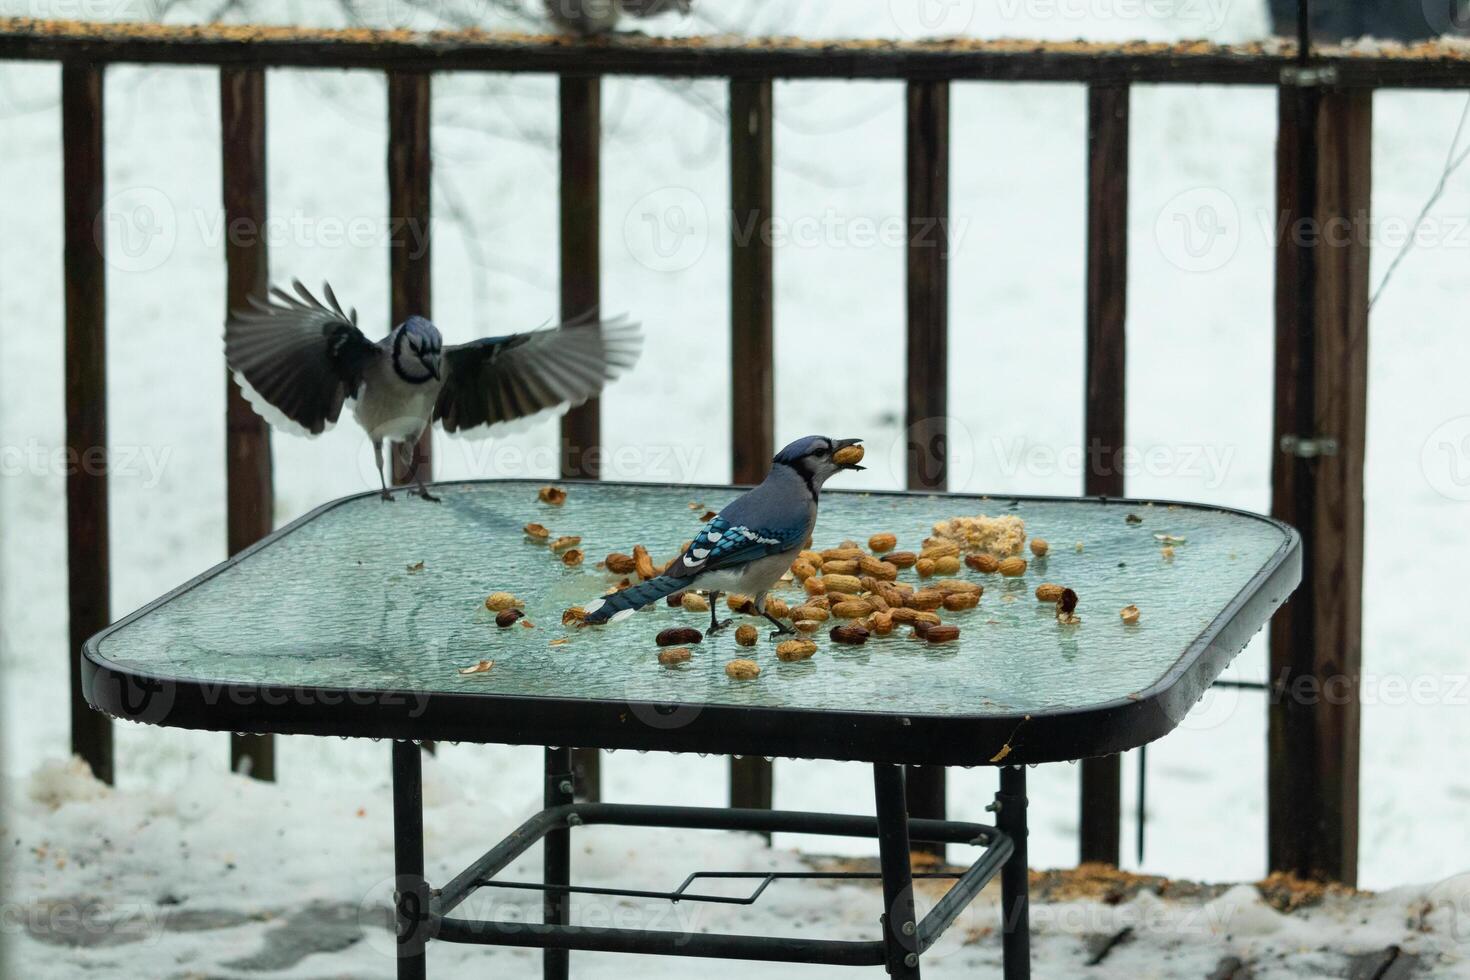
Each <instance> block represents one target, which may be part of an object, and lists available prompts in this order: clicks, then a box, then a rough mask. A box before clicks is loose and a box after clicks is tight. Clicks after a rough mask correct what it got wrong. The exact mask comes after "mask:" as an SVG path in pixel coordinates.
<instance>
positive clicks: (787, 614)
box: [487, 496, 1140, 680]
mask: <svg viewBox="0 0 1470 980" xmlns="http://www.w3.org/2000/svg"><path fill="white" fill-rule="evenodd" d="M561 499H563V500H564V499H565V498H564V496H562V498H561ZM542 500H543V502H545V503H551V504H552V505H553V506H557V505H559V503H560V501H558V500H556V499H555V498H554V497H553V499H551V500H548V499H546V496H543V497H542ZM689 506H690V510H691V511H694V512H696V513H698V511H700V510H702V509H704V505H703V504H700V503H697V502H691V503H690V505H689ZM709 516H712V515H711V514H709V513H706V514H705V517H709ZM525 532H526V536H527V538H528V539H529V540H530V541H532V542H533V543H537V544H542V545H546V546H548V547H549V548H550V550H551V551H552V553H553V554H558V553H559V554H562V555H563V556H567V555H572V554H575V555H576V559H575V561H570V560H566V558H565V557H564V559H563V560H566V561H567V564H569V565H571V564H577V563H580V562H581V560H582V556H581V552H580V551H579V550H577V549H576V546H577V545H578V544H580V543H581V539H580V538H579V537H576V536H570V535H566V536H561V537H558V538H556V539H554V540H553V539H552V536H551V532H550V531H548V530H547V529H546V528H545V527H543V526H541V525H540V524H528V525H526V528H525ZM898 544H899V542H898V537H897V535H894V534H890V533H879V534H874V535H872V536H871V537H870V538H868V541H867V546H866V547H864V546H863V545H861V544H859V543H858V542H856V541H844V542H842V543H841V544H840V545H839V546H838V547H835V548H827V549H824V550H820V551H818V550H812V549H806V550H803V551H801V552H800V553H799V554H798V556H797V557H796V559H795V560H794V561H793V562H792V565H791V570H790V571H789V572H788V573H787V574H786V575H785V576H784V577H783V579H782V582H781V583H780V584H778V586H777V588H778V589H782V588H785V589H799V590H800V592H801V594H800V596H798V597H796V598H790V599H788V598H782V597H780V596H777V595H775V594H774V593H772V594H770V595H768V596H767V597H766V605H765V611H766V612H767V613H769V614H770V615H771V616H773V617H774V618H776V619H777V620H781V621H784V622H787V623H789V624H790V628H791V629H792V630H793V631H794V635H792V636H790V637H785V636H782V637H778V638H777V640H778V642H777V645H776V656H777V658H778V659H780V660H782V661H785V662H798V661H803V660H807V659H809V658H811V657H812V656H813V655H814V654H816V653H817V652H818V649H819V648H818V645H817V643H816V641H815V640H814V639H811V638H810V637H813V636H814V635H815V634H818V633H820V632H822V631H823V630H826V631H827V637H828V639H829V640H830V641H831V642H832V643H834V644H838V645H844V646H861V645H863V644H865V643H867V641H868V640H869V638H871V637H873V636H878V637H884V636H889V635H891V634H893V633H894V631H895V630H898V629H899V628H901V627H908V628H909V630H910V632H909V634H908V635H909V636H910V637H912V638H914V639H916V640H922V641H924V642H926V643H931V644H943V643H952V642H954V641H956V640H958V639H959V637H960V627H959V626H958V625H957V624H955V623H951V622H946V621H945V620H946V617H950V616H954V615H962V614H964V613H966V612H968V611H970V610H973V609H976V608H977V607H978V606H979V605H980V600H981V597H982V596H983V595H984V591H985V590H984V587H983V586H982V585H980V584H979V583H977V582H972V581H967V580H966V579H964V578H962V577H960V576H962V575H963V574H964V573H965V570H966V569H968V570H970V571H973V572H978V573H979V574H981V575H995V574H998V575H1000V576H1002V577H1005V578H1022V577H1024V576H1025V575H1026V573H1027V572H1028V570H1029V568H1030V565H1029V563H1028V560H1027V559H1026V558H1025V557H1023V553H1024V552H1025V551H1026V550H1027V548H1028V546H1029V550H1030V553H1031V556H1032V558H1033V560H1036V561H1038V562H1040V564H1039V565H1038V566H1037V567H1038V568H1044V567H1045V564H1046V562H1045V559H1046V557H1047V555H1048V554H1049V553H1050V552H1051V546H1050V544H1049V543H1048V542H1047V541H1046V540H1045V539H1043V538H1035V537H1033V538H1030V539H1029V541H1028V539H1027V536H1026V526H1025V521H1024V520H1022V519H1021V518H1020V517H1017V516H1014V515H1005V516H1001V517H987V516H985V515H983V514H982V515H977V516H973V517H955V518H951V519H949V520H944V521H940V522H938V523H936V524H935V525H934V534H933V535H932V536H930V537H927V538H925V539H924V540H923V541H922V543H921V547H920V549H919V550H918V551H901V550H898ZM688 548H689V542H685V543H684V544H683V545H681V546H680V547H679V549H678V551H676V552H675V554H674V556H673V557H671V558H669V559H668V560H666V561H664V562H661V563H659V562H655V561H654V559H653V557H652V555H650V553H649V551H648V549H647V548H645V547H644V546H643V545H641V544H638V545H634V546H633V547H632V549H631V554H628V553H623V552H618V551H614V552H612V553H610V554H609V555H608V556H607V557H606V558H605V559H604V560H603V561H600V562H598V563H597V567H598V568H599V569H601V570H604V571H606V572H608V573H610V574H611V575H613V576H622V578H621V579H620V580H618V581H616V582H614V583H613V584H612V586H611V588H609V589H608V590H607V591H608V592H609V593H611V592H617V591H620V590H622V589H626V588H630V587H631V586H632V585H633V583H634V581H635V578H636V580H638V581H648V580H649V579H652V578H656V577H657V576H659V575H661V574H663V573H664V572H665V571H666V570H667V569H668V568H669V566H671V565H672V564H673V563H674V562H675V561H677V560H678V557H679V556H680V555H682V554H683V553H684V552H685V551H686V550H687V549H688ZM1076 550H1077V551H1079V552H1080V551H1081V550H1082V548H1081V542H1078V545H1077V548H1076ZM909 575H912V579H910V580H908V581H905V580H904V579H905V577H906V576H909ZM497 598H500V597H499V596H498V597H497ZM723 598H724V602H725V603H726V605H727V606H728V607H729V609H730V610H731V611H732V612H735V613H740V614H743V615H749V616H758V615H759V612H758V610H757V609H756V607H755V601H754V599H752V598H751V597H750V596H743V595H726V596H724V597H723ZM1010 598H1011V597H1010V596H1009V595H1008V596H1007V597H1006V599H1007V601H1010ZM1036 598H1037V600H1038V601H1040V602H1047V603H1051V604H1053V605H1054V606H1055V609H1056V620H1057V623H1058V624H1059V625H1062V626H1069V627H1070V626H1076V625H1078V624H1080V623H1081V621H1082V620H1081V618H1080V617H1079V616H1078V615H1077V612H1076V610H1077V605H1078V601H1079V599H1078V596H1077V593H1076V592H1075V591H1074V590H1072V589H1070V588H1068V587H1067V586H1065V585H1062V584H1057V583H1051V582H1044V583H1042V584H1040V585H1038V586H1037V587H1036ZM667 603H668V605H669V606H672V607H675V608H679V609H683V610H684V611H686V612H690V613H703V614H708V613H709V611H710V605H709V599H708V598H706V596H704V595H702V594H700V593H697V592H692V591H686V592H678V593H675V594H673V595H671V596H669V597H668V598H667ZM487 605H489V603H487ZM497 605H498V603H497ZM492 608H493V607H492ZM513 617H516V611H514V610H512V611H505V610H502V616H501V617H497V621H501V620H502V619H503V620H505V621H503V622H501V625H507V626H508V625H511V623H513V622H514V621H515V618H513ZM1120 617H1121V618H1122V620H1123V622H1124V623H1125V624H1127V625H1130V626H1131V625H1135V624H1137V623H1138V621H1139V618H1140V614H1139V611H1138V607H1137V606H1135V605H1130V606H1128V607H1126V608H1125V609H1124V610H1123V611H1122V612H1121V613H1120ZM516 618H518V617H516ZM584 618H585V614H584V613H583V612H582V610H581V609H580V608H578V607H573V608H571V609H568V610H567V611H566V612H565V613H564V614H563V616H562V623H563V624H564V625H566V626H580V625H581V624H582V622H583V620H584ZM765 631H766V630H765V625H764V623H762V625H760V626H755V625H752V624H749V623H745V624H741V625H740V626H739V627H737V628H736V630H735V642H736V644H737V645H738V646H740V647H743V648H747V649H752V648H755V647H756V646H757V645H758V644H759V643H760V638H761V634H762V633H763V632H765ZM703 638H704V637H703V634H702V633H701V632H700V631H699V630H698V629H695V628H693V627H673V628H669V629H665V630H663V631H662V632H660V633H659V635H658V637H657V641H656V645H657V647H658V650H659V654H658V660H659V662H660V663H661V664H663V665H664V666H666V667H671V668H674V667H680V666H683V665H685V664H688V663H690V662H691V661H692V660H693V657H694V654H693V651H692V650H691V649H690V647H692V646H697V645H699V644H700V643H701V641H702V640H703ZM725 672H726V674H727V675H728V676H729V677H730V678H731V679H733V680H754V679H756V678H758V677H759V676H760V667H759V665H758V664H757V663H756V661H754V660H752V659H749V657H745V658H741V659H738V660H732V661H730V662H729V663H727V664H726V665H725Z"/></svg>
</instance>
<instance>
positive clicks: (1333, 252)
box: [1266, 68, 1373, 885]
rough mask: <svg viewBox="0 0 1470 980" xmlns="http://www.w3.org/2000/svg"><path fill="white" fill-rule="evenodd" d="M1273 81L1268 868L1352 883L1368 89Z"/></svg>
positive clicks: (1369, 166)
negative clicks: (1288, 533)
mask: <svg viewBox="0 0 1470 980" xmlns="http://www.w3.org/2000/svg"><path fill="white" fill-rule="evenodd" d="M1319 84H1320V79H1318V78H1315V77H1313V75H1312V70H1311V69H1310V68H1307V69H1303V70H1302V71H1301V75H1300V77H1299V78H1298V80H1297V84H1294V85H1283V87H1282V89H1281V95H1280V105H1279V119H1280V124H1279V126H1280V128H1279V133H1278V136H1277V139H1278V146H1277V177H1276V180H1277V184H1276V200H1277V216H1278V218H1279V224H1278V225H1277V227H1279V228H1280V229H1282V233H1281V234H1282V237H1281V239H1280V240H1279V241H1278V242H1277V245H1276V408H1275V421H1274V428H1273V444H1272V451H1273V453H1272V480H1271V487H1272V494H1271V496H1272V503H1271V512H1272V514H1273V515H1274V516H1276V517H1279V518H1281V519H1282V520H1285V521H1287V522H1289V523H1291V524H1292V525H1293V526H1295V527H1296V528H1297V529H1298V530H1299V531H1300V532H1301V535H1302V556H1303V561H1302V582H1301V585H1300V586H1299V587H1298V589H1297V591H1296V594H1295V595H1294V596H1293V598H1292V601H1291V602H1290V603H1287V604H1286V605H1285V606H1283V607H1282V608H1281V610H1280V611H1278V612H1277V614H1276V617H1275V619H1274V620H1273V622H1272V623H1271V641H1270V657H1271V687H1272V697H1271V699H1270V704H1269V726H1268V731H1269V739H1268V744H1269V749H1270V751H1269V759H1268V765H1267V783H1266V786H1267V797H1268V799H1267V816H1268V833H1267V841H1268V860H1269V862H1270V869H1271V870H1273V871H1278V870H1279V871H1287V872H1292V873H1294V874H1297V875H1299V876H1301V877H1303V878H1308V879H1319V878H1326V879H1331V880H1334V881H1340V882H1343V883H1345V884H1348V885H1352V884H1355V883H1356V881H1357V875H1358V867H1357V865H1358V756H1359V725H1360V722H1361V706H1360V703H1359V686H1360V683H1361V669H1362V617H1363V462H1364V447H1365V438H1366V422H1367V401H1368V295H1369V294H1368V288H1369V287H1368V257H1369V238H1370V228H1371V225H1370V222H1371V213H1370V212H1371V194H1372V173H1373V93H1372V92H1371V91H1357V90H1354V91H1330V90H1329V91H1323V90H1322V89H1320V88H1318V87H1317V86H1318V85H1319Z"/></svg>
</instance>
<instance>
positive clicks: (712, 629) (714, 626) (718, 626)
mask: <svg viewBox="0 0 1470 980" xmlns="http://www.w3.org/2000/svg"><path fill="white" fill-rule="evenodd" d="M733 622H734V620H733V619H727V620H725V621H724V622H722V623H710V624H709V629H707V630H705V631H704V633H705V635H706V636H713V635H715V634H716V633H718V632H719V631H720V630H722V629H724V628H725V627H727V626H729V625H730V624H731V623H733Z"/></svg>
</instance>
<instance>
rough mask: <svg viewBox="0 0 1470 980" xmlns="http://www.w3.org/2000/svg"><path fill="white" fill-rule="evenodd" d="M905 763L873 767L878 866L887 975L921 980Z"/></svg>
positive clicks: (896, 979)
mask: <svg viewBox="0 0 1470 980" xmlns="http://www.w3.org/2000/svg"><path fill="white" fill-rule="evenodd" d="M906 797H907V793H906V792H905V790H904V769H903V767H902V766H895V765H887V764H881V763H880V764H878V765H875V766H874V767H873V799H874V802H875V803H876V805H877V812H878V865H879V869H880V870H881V871H882V873H883V943H884V946H885V948H886V950H887V954H888V963H887V969H888V975H889V976H890V977H893V978H895V980H899V978H902V980H919V952H918V950H919V940H918V926H917V923H916V922H915V919H914V881H913V867H912V865H911V863H910V860H911V859H910V857H909V847H910V845H909V814H908V803H907V800H906Z"/></svg>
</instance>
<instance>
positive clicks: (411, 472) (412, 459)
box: [405, 439, 439, 504]
mask: <svg viewBox="0 0 1470 980" xmlns="http://www.w3.org/2000/svg"><path fill="white" fill-rule="evenodd" d="M423 462H424V457H423V454H422V453H421V452H419V444H418V440H417V439H415V440H414V442H413V445H412V446H410V447H409V450H408V480H412V481H413V483H414V487H415V489H413V490H410V491H409V492H410V493H416V494H418V495H419V496H420V497H422V498H423V499H424V500H427V501H428V502H429V503H431V504H437V503H439V498H438V497H436V496H434V495H433V494H432V493H430V492H429V488H428V487H426V486H424V478H423V477H422V476H420V475H419V468H420V467H421V466H422V465H423ZM405 482H407V481H405Z"/></svg>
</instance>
